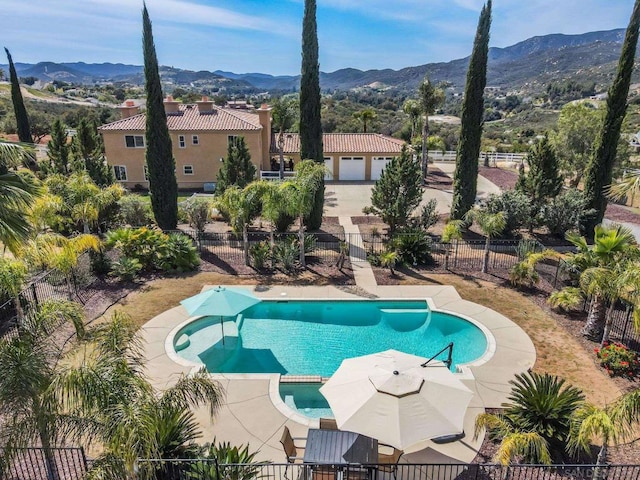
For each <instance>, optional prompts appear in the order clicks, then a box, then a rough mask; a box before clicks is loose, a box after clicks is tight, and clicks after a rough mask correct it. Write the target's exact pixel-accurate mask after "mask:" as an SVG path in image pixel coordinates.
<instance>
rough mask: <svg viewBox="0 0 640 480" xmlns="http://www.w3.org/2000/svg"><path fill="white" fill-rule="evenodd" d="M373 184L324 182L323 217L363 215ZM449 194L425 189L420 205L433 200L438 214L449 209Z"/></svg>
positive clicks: (450, 194)
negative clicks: (436, 204)
mask: <svg viewBox="0 0 640 480" xmlns="http://www.w3.org/2000/svg"><path fill="white" fill-rule="evenodd" d="M374 183H375V182H326V183H325V190H324V215H325V216H326V217H357V216H362V215H364V214H363V213H362V209H363V208H364V207H367V206H370V205H371V189H372V188H373V185H374ZM452 197H453V194H452V193H451V192H446V191H441V190H434V189H431V188H427V189H425V190H424V193H423V195H422V204H426V203H427V202H428V201H429V200H430V199H432V198H435V199H436V201H437V202H438V213H447V212H449V210H450V209H451V198H452Z"/></svg>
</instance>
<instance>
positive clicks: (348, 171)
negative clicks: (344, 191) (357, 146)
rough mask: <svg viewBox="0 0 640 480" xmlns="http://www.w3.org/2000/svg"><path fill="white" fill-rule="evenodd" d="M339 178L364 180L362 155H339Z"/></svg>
mask: <svg viewBox="0 0 640 480" xmlns="http://www.w3.org/2000/svg"><path fill="white" fill-rule="evenodd" d="M340 180H364V157H340Z"/></svg>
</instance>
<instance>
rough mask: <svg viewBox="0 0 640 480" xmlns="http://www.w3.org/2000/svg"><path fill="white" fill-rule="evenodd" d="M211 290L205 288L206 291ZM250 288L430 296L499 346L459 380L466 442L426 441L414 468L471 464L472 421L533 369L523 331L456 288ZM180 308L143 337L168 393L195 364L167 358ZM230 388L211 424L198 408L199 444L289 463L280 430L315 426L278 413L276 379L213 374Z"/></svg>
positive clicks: (278, 293) (292, 295)
mask: <svg viewBox="0 0 640 480" xmlns="http://www.w3.org/2000/svg"><path fill="white" fill-rule="evenodd" d="M204 288H208V287H204ZM237 288H245V289H247V290H249V291H251V292H252V293H253V294H255V295H256V296H257V297H259V298H262V299H278V300H282V299H283V298H287V299H310V300H313V299H336V300H340V299H362V298H383V299H429V300H428V301H429V304H430V307H431V308H432V309H436V310H439V311H443V312H447V313H452V314H456V315H459V316H462V317H463V318H467V319H471V320H475V321H476V322H477V323H479V324H481V325H483V326H484V327H485V328H486V329H487V330H488V331H489V332H490V334H491V336H492V337H493V339H495V342H493V341H492V339H491V338H488V341H489V342H488V343H489V344H490V345H489V349H493V350H494V353H493V355H492V356H491V357H490V358H488V359H486V361H485V362H484V363H482V364H479V365H475V366H473V365H472V366H469V367H468V368H467V369H465V372H464V374H463V375H462V378H461V379H462V381H463V382H464V383H465V384H466V385H467V386H468V387H469V388H470V389H471V390H472V391H474V393H475V395H474V398H473V400H472V401H471V405H470V407H469V409H468V410H467V414H466V416H465V421H464V424H465V432H466V437H465V438H463V439H462V440H459V441H456V442H452V443H448V444H440V445H437V444H435V443H433V442H431V441H425V442H422V443H421V444H418V445H416V446H414V447H412V449H411V452H405V455H404V456H403V457H402V458H403V460H404V461H406V462H412V463H466V462H470V461H471V460H473V458H474V457H475V455H476V453H477V450H478V448H479V446H480V444H481V443H482V437H480V438H478V439H475V440H474V439H473V425H474V421H475V417H476V416H477V415H478V414H479V413H482V412H483V411H484V408H496V407H500V406H501V404H502V403H503V402H505V401H506V400H507V395H508V393H509V392H510V390H511V388H510V384H509V381H510V380H513V379H514V376H515V374H518V373H523V372H525V371H527V370H528V369H529V368H531V367H533V364H534V363H535V360H536V353H535V348H534V346H533V343H532V342H531V339H530V338H529V337H528V336H527V335H526V333H525V332H524V331H523V330H522V329H521V328H520V327H518V326H517V325H516V324H515V323H513V322H512V321H511V320H509V319H508V318H506V317H504V316H503V315H501V314H499V313H497V312H495V311H494V310H491V309H489V308H487V307H484V306H482V305H479V304H476V303H472V302H468V301H466V300H463V299H462V298H461V297H460V295H459V294H458V292H457V291H456V290H455V288H454V287H452V286H422V285H412V286H402V287H398V286H366V287H356V286H323V287H296V286H266V285H256V286H237ZM188 317H189V316H188V314H187V312H186V310H185V309H184V308H183V307H182V306H177V307H175V308H172V309H170V310H167V311H166V312H164V313H162V314H160V315H158V316H156V317H155V318H153V319H151V320H150V321H149V322H147V323H146V324H145V325H144V326H143V327H142V328H141V329H140V337H141V340H142V343H143V345H144V348H145V354H146V358H147V360H148V361H147V365H146V373H147V375H148V377H149V379H150V381H151V382H152V384H153V385H154V386H155V387H157V388H159V389H163V388H167V387H168V386H170V385H172V384H173V383H175V381H176V380H177V379H178V378H179V377H180V375H182V374H188V373H189V372H191V371H192V370H193V366H190V365H188V364H186V363H184V364H180V363H177V362H176V361H174V360H173V359H172V358H170V356H169V355H168V354H167V351H166V349H165V341H166V339H167V336H168V335H169V334H170V333H171V332H172V331H173V330H174V329H175V328H176V327H177V326H178V325H180V324H181V323H183V322H185V321H186V320H188ZM213 377H214V378H215V379H216V380H218V381H219V382H220V383H221V385H222V386H223V388H224V389H225V391H226V398H225V401H224V405H223V406H222V407H221V409H220V411H219V413H218V415H217V416H216V418H215V419H214V422H213V423H212V422H211V419H210V417H209V415H208V413H207V412H206V411H205V409H199V410H197V411H196V416H197V418H198V420H199V422H200V425H201V427H202V430H203V437H202V438H201V439H200V441H202V442H210V441H212V440H213V438H214V436H215V437H216V439H217V441H229V442H231V443H232V444H235V445H240V444H247V443H248V444H249V446H250V447H249V448H250V450H251V451H256V450H259V452H260V453H259V454H258V456H257V459H258V460H271V461H273V462H285V456H284V452H283V450H282V446H281V445H280V442H279V440H280V435H281V433H282V427H283V426H284V425H287V426H288V427H289V429H290V430H291V432H292V434H293V435H294V436H306V431H307V429H308V428H309V426H316V424H315V423H314V421H307V422H305V423H306V424H305V423H301V422H297V421H295V420H294V419H292V418H291V417H290V416H287V415H285V414H283V413H282V412H281V410H280V409H278V408H277V407H276V405H274V402H273V401H272V400H271V395H270V389H272V388H273V385H274V383H272V382H277V380H278V378H279V376H278V375H277V374H273V375H265V374H262V375H255V374H233V375H225V374H213Z"/></svg>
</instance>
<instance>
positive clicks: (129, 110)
mask: <svg viewBox="0 0 640 480" xmlns="http://www.w3.org/2000/svg"><path fill="white" fill-rule="evenodd" d="M118 110H120V118H129V117H133V116H134V115H137V114H138V113H140V108H139V107H137V106H136V103H135V102H134V101H133V100H127V101H126V102H124V103H123V104H122V105H120V106H119V107H118Z"/></svg>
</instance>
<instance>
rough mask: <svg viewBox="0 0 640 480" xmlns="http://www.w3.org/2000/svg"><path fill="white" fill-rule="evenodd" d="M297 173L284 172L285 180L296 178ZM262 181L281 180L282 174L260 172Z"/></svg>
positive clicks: (267, 171)
mask: <svg viewBox="0 0 640 480" xmlns="http://www.w3.org/2000/svg"><path fill="white" fill-rule="evenodd" d="M295 176H296V172H292V171H286V172H284V178H291V177H295ZM260 180H280V172H278V171H271V170H260Z"/></svg>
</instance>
